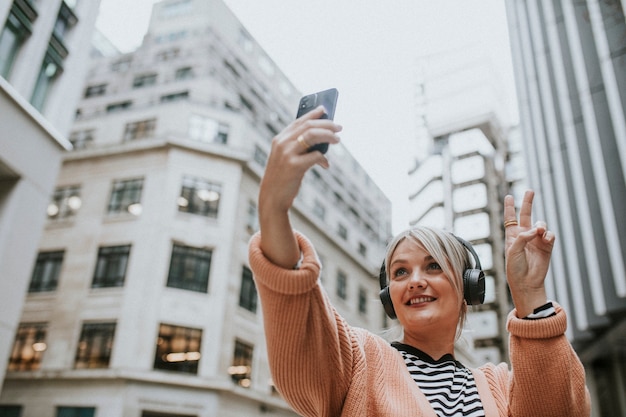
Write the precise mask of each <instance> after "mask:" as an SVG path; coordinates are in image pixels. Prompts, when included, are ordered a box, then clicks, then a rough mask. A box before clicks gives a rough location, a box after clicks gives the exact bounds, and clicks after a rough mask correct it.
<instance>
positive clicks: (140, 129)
mask: <svg viewBox="0 0 626 417" xmlns="http://www.w3.org/2000/svg"><path fill="white" fill-rule="evenodd" d="M155 129H156V119H147V120H140V121H138V122H132V123H127V124H126V128H125V129H124V140H125V141H129V140H133V139H141V138H149V137H151V136H154V131H155Z"/></svg>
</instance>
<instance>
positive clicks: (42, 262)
mask: <svg viewBox="0 0 626 417" xmlns="http://www.w3.org/2000/svg"><path fill="white" fill-rule="evenodd" d="M63 255H64V252H63V251H55V252H40V253H39V255H37V261H35V269H34V270H33V275H32V277H31V279H30V286H29V287H28V292H43V291H54V290H56V288H57V284H58V282H59V275H60V273H61V264H62V263H63Z"/></svg>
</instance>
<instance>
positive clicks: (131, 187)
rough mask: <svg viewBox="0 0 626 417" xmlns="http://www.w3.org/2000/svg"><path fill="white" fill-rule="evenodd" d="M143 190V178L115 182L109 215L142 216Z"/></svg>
mask: <svg viewBox="0 0 626 417" xmlns="http://www.w3.org/2000/svg"><path fill="white" fill-rule="evenodd" d="M142 190H143V178H135V179H131V180H117V181H114V182H113V189H112V190H111V198H109V206H108V209H107V212H108V213H109V214H121V213H130V214H134V215H135V216H138V215H139V214H141V191H142Z"/></svg>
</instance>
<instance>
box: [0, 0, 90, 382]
mask: <svg viewBox="0 0 626 417" xmlns="http://www.w3.org/2000/svg"><path fill="white" fill-rule="evenodd" d="M74 3H75V2H69V1H62V0H50V1H26V0H15V1H7V0H3V1H0V23H1V25H0V126H2V129H1V131H0V276H2V279H1V280H0V389H1V387H2V380H3V379H4V374H5V370H6V366H7V362H8V358H9V356H10V352H11V348H12V345H13V335H14V334H15V331H16V329H17V327H18V323H19V318H20V315H21V312H22V306H23V300H24V296H25V293H26V290H27V288H28V282H29V279H30V274H31V272H32V267H33V262H34V260H35V258H36V255H37V246H38V244H39V239H40V237H41V234H42V232H43V227H44V224H45V217H46V216H45V208H46V206H47V205H48V202H49V199H50V195H51V193H52V191H53V189H54V185H55V181H56V177H57V174H58V171H59V168H60V166H61V157H62V155H63V154H64V153H65V151H67V150H68V149H71V145H70V143H69V142H68V141H67V136H66V135H67V133H68V131H69V128H70V124H71V122H72V120H73V117H74V110H75V105H76V103H77V102H78V99H79V97H80V94H81V90H82V87H81V86H80V83H76V80H77V79H78V80H80V79H83V78H84V75H85V70H86V66H85V65H86V58H87V56H88V53H89V49H90V45H89V38H90V35H91V32H92V31H93V28H94V24H95V19H96V15H97V12H98V6H99V1H97V0H96V1H90V2H81V3H80V4H74Z"/></svg>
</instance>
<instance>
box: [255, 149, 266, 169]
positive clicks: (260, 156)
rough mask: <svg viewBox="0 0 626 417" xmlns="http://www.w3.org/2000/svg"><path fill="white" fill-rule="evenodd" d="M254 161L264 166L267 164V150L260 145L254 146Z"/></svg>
mask: <svg viewBox="0 0 626 417" xmlns="http://www.w3.org/2000/svg"><path fill="white" fill-rule="evenodd" d="M254 162H256V163H257V164H259V165H261V166H262V167H264V166H265V164H267V152H265V151H264V150H263V149H261V148H260V147H259V146H258V145H256V146H255V147H254Z"/></svg>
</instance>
